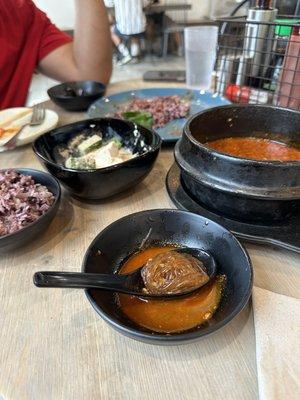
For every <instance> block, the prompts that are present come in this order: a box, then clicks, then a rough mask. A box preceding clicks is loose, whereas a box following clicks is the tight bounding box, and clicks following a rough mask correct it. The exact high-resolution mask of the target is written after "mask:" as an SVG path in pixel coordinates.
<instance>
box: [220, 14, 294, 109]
mask: <svg viewBox="0 0 300 400" xmlns="http://www.w3.org/2000/svg"><path fill="white" fill-rule="evenodd" d="M277 18H280V20H278V19H277V20H276V21H275V22H274V23H262V22H254V21H251V22H249V21H247V20H246V18H231V19H221V20H218V21H217V22H218V24H219V39H218V52H217V61H216V66H215V69H216V80H215V82H216V83H215V91H216V92H217V93H218V94H219V95H222V96H224V97H227V98H228V99H229V100H231V101H232V102H237V103H251V104H271V105H275V106H282V107H287V108H293V109H300V17H299V18H295V19H291V18H289V20H286V19H285V22H283V20H282V17H277Z"/></svg>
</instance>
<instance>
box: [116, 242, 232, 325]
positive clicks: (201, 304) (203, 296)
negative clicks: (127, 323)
mask: <svg viewBox="0 0 300 400" xmlns="http://www.w3.org/2000/svg"><path fill="white" fill-rule="evenodd" d="M171 250H176V248H175V247H171V246H168V247H151V248H148V249H145V250H142V251H141V252H139V253H137V254H134V255H132V256H131V257H130V258H129V259H128V260H127V261H126V262H125V263H124V264H123V266H122V267H121V269H120V271H119V273H121V274H122V273H129V272H132V271H134V270H136V269H137V268H140V266H141V265H145V264H147V262H148V261H149V260H154V259H155V257H156V256H158V255H163V254H165V255H166V254H168V253H170V251H171ZM225 284H226V277H225V276H224V275H218V276H216V278H215V279H212V280H211V281H210V282H209V283H207V284H206V285H205V286H204V287H203V288H200V290H197V291H195V292H193V293H191V294H190V295H187V296H185V297H183V298H179V299H174V300H171V299H170V300H148V299H141V298H139V297H136V296H131V295H126V294H119V295H118V297H117V298H118V303H119V305H120V308H121V310H122V311H123V313H124V314H125V315H126V316H127V317H128V318H129V319H130V320H132V321H133V322H135V323H136V324H137V325H140V326H142V327H144V328H147V329H149V330H151V331H154V332H161V333H175V332H182V331H186V330H189V329H193V328H197V327H198V326H200V325H202V324H204V323H207V322H208V321H209V320H210V319H211V318H212V317H213V315H214V313H215V312H216V310H217V309H218V307H219V305H220V302H221V299H222V295H223V291H224V287H225Z"/></svg>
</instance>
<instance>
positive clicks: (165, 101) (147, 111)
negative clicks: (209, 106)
mask: <svg viewBox="0 0 300 400" xmlns="http://www.w3.org/2000/svg"><path fill="white" fill-rule="evenodd" d="M189 111H190V103H189V102H188V101H185V100H183V99H182V98H181V97H180V96H178V95H173V96H158V97H153V98H149V99H142V98H139V97H136V98H134V99H133V100H132V101H130V102H129V103H127V104H126V105H124V106H123V107H122V108H121V109H120V110H118V112H117V113H116V114H115V116H116V117H117V118H122V119H128V120H130V121H132V122H135V123H137V124H140V125H143V126H145V127H146V128H152V127H153V128H154V129H157V128H161V127H162V126H164V125H166V124H167V123H168V122H170V121H172V120H174V119H179V118H185V117H186V116H187V115H188V113H189Z"/></svg>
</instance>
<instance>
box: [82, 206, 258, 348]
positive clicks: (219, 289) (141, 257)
mask: <svg viewBox="0 0 300 400" xmlns="http://www.w3.org/2000/svg"><path fill="white" fill-rule="evenodd" d="M178 247H192V248H200V249H203V250H205V251H207V252H209V253H210V254H211V255H212V256H213V257H214V258H215V260H216V263H217V276H216V279H215V280H213V281H212V282H211V283H209V284H208V285H206V286H205V287H204V288H202V289H200V290H198V291H196V292H194V293H193V294H190V295H188V296H185V297H183V298H180V299H176V300H147V301H146V300H145V299H143V300H142V299H139V298H137V297H135V296H129V295H122V294H120V295H118V294H116V293H111V292H105V291H102V290H86V295H87V297H88V299H89V301H90V302H91V304H92V306H93V307H94V309H95V311H96V312H97V313H98V314H99V315H100V316H101V317H102V318H103V319H104V320H105V321H106V322H107V323H108V324H109V325H110V326H111V327H112V328H114V329H116V330H117V331H118V332H120V333H122V334H124V335H126V336H128V337H130V338H132V339H136V340H139V341H143V342H147V343H152V344H161V345H172V344H181V343H189V342H193V341H196V340H198V339H199V338H201V337H204V336H207V335H209V334H211V333H213V332H215V331H217V330H218V329H220V328H222V327H224V326H225V325H226V324H227V323H228V322H229V321H231V320H232V319H233V318H234V317H235V316H236V315H237V314H239V313H240V312H241V311H242V310H243V308H244V307H245V305H246V304H247V302H248V300H249V297H250V295H251V290H252V266H251V262H250V259H249V257H248V255H247V252H246V251H245V249H244V248H243V247H242V245H241V244H240V243H239V241H238V240H237V239H236V238H235V236H234V235H233V234H232V233H230V232H229V231H227V230H226V229H225V228H223V227H222V226H220V225H218V224H216V223H215V222H212V221H210V220H207V219H206V218H203V217H201V216H199V215H196V214H192V213H189V212H185V211H179V210H170V209H169V210H166V209H161V210H148V211H142V212H138V213H135V214H131V215H128V216H126V217H124V218H121V219H119V220H117V221H115V222H114V223H112V224H111V225H109V226H108V227H107V228H106V229H104V230H103V231H102V232H101V233H100V234H99V235H98V236H97V237H96V238H95V239H94V241H93V242H92V244H91V245H90V246H89V248H88V250H87V252H86V254H85V257H84V261H83V266H82V270H83V271H84V272H90V273H97V272H98V273H122V272H124V273H125V272H129V271H132V270H134V269H135V268H137V267H138V266H140V265H141V264H143V263H145V262H146V261H147V260H149V259H150V258H153V257H154V256H155V255H157V254H161V253H163V252H167V251H170V250H171V249H175V250H176V248H178Z"/></svg>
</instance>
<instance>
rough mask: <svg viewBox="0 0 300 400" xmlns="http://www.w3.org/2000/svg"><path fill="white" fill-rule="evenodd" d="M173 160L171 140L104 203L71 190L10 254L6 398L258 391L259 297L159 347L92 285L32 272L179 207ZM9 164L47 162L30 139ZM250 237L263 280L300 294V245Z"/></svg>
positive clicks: (2, 303)
mask: <svg viewBox="0 0 300 400" xmlns="http://www.w3.org/2000/svg"><path fill="white" fill-rule="evenodd" d="M151 85H153V84H150V83H148V84H146V83H144V82H140V81H132V82H122V83H118V84H114V85H112V86H111V88H110V89H109V92H110V93H113V92H117V91H121V90H127V89H128V88H132V89H136V88H138V87H147V86H151ZM159 85H160V86H162V85H163V84H162V83H160V84H159ZM165 86H167V85H165ZM168 86H170V85H168ZM46 105H47V106H48V107H49V108H52V109H55V110H56V111H57V112H59V115H60V124H61V125H62V124H65V123H67V122H71V121H74V120H77V119H82V118H83V117H84V115H83V114H79V113H77V114H71V113H67V112H64V111H62V110H59V109H57V108H56V107H54V106H53V105H52V104H51V103H50V102H49V103H47V104H46ZM172 162H173V155H172V150H170V149H164V150H162V152H161V154H160V156H159V158H158V160H157V163H156V166H155V168H154V170H153V171H152V172H151V174H150V175H149V176H148V177H147V179H146V180H145V181H144V182H143V183H141V184H140V185H139V186H137V187H136V188H134V189H132V190H131V191H130V192H127V193H126V194H121V195H119V196H117V197H115V198H113V199H110V200H107V201H104V202H102V203H101V204H99V205H95V204H92V205H91V204H85V203H80V202H79V201H77V200H74V199H71V198H70V197H68V196H67V195H66V194H64V196H63V199H62V204H61V208H60V211H59V214H58V216H57V217H56V218H55V220H54V221H53V222H52V224H51V226H50V227H49V228H48V230H47V231H46V232H45V233H44V234H43V235H42V236H41V237H40V238H38V239H37V240H35V241H34V243H32V244H31V245H30V246H27V247H25V248H23V249H21V250H18V251H15V252H13V253H12V254H10V255H9V256H5V257H1V259H0V287H1V294H0V366H1V367H0V398H1V395H2V396H3V398H4V399H5V400H23V399H26V400H62V399H63V400H82V399H86V400H148V399H149V400H150V399H151V400H153V399H155V400H193V399H195V400H199V399H201V400H206V399H209V400H216V399H221V398H222V400H225V399H228V400H234V399H237V400H241V399H256V398H257V393H258V392H257V375H256V362H255V336H254V327H253V317H252V311H251V306H250V305H249V306H248V307H247V308H246V309H245V310H244V311H243V312H242V313H241V314H240V315H239V316H238V317H237V318H235V320H234V321H232V322H231V323H230V324H228V325H227V326H226V327H225V328H224V329H222V330H221V331H219V332H217V333H216V334H214V335H212V336H211V337H207V338H205V339H203V340H200V341H199V342H198V343H195V344H191V345H185V346H175V347H156V346H152V345H146V344H142V343H139V342H135V341H133V340H131V339H128V338H125V337H123V336H122V335H120V334H118V333H116V332H115V331H114V330H112V329H111V328H109V327H108V326H107V325H106V323H105V322H104V321H102V320H101V318H100V317H99V316H98V315H97V314H96V313H95V311H94V310H93V309H92V307H91V306H90V304H89V302H88V301H87V299H86V298H85V295H84V292H83V291H80V290H60V289H37V288H36V287H34V286H33V283H32V275H33V273H34V272H35V271H38V270H69V271H79V270H80V267H81V262H82V259H83V255H84V253H85V251H86V249H87V247H88V245H89V243H90V242H91V240H92V239H93V238H94V237H95V236H96V235H97V234H98V232H100V231H101V230H102V229H103V228H104V227H106V226H107V225H108V224H110V223H111V222H113V221H115V220H116V219H118V218H120V217H122V216H124V215H127V214H130V213H133V212H136V211H139V210H145V209H151V208H159V207H170V208H174V206H173V204H172V202H171V201H170V199H169V197H168V195H167V192H166V189H165V175H166V172H167V170H168V168H169V167H170V166H171V164H172ZM7 167H31V168H37V169H40V168H41V166H40V164H39V162H38V161H37V159H36V158H35V156H34V154H33V152H32V150H31V147H30V146H27V147H24V148H20V149H18V150H15V151H12V152H10V153H5V154H3V153H2V154H0V168H7ZM246 247H247V250H248V251H249V253H250V256H251V259H252V262H253V266H254V271H255V281H254V282H255V285H257V286H259V287H262V288H266V289H269V290H272V291H274V292H278V293H282V294H286V295H291V296H294V297H299V287H300V270H299V261H300V257H299V255H297V254H294V253H292V252H288V251H283V250H279V249H273V248H271V247H266V246H258V245H257V246H256V245H253V244H252V245H249V244H248V245H246Z"/></svg>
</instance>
